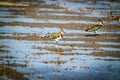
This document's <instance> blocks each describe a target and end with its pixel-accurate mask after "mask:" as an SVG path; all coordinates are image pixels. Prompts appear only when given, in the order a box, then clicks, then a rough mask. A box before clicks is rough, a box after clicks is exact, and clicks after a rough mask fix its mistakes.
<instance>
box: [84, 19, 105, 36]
mask: <svg viewBox="0 0 120 80" xmlns="http://www.w3.org/2000/svg"><path fill="white" fill-rule="evenodd" d="M104 23H105V22H104V21H103V20H99V24H98V25H94V26H92V27H90V28H88V29H86V30H85V31H86V32H94V34H95V33H96V31H97V30H98V29H100V27H102V26H103V24H104ZM95 35H96V34H95Z"/></svg>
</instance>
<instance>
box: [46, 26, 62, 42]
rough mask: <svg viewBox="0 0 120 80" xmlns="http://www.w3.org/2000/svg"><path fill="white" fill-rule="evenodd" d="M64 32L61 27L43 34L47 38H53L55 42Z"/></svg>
mask: <svg viewBox="0 0 120 80" xmlns="http://www.w3.org/2000/svg"><path fill="white" fill-rule="evenodd" d="M63 34H64V30H63V29H62V28H61V30H60V31H59V32H55V33H51V34H50V35H48V36H45V37H46V38H48V39H54V40H55V41H56V42H58V41H59V40H60V39H62V37H63Z"/></svg>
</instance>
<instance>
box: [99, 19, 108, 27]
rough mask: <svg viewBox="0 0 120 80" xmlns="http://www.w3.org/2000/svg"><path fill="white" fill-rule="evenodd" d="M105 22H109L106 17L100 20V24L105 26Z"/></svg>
mask: <svg viewBox="0 0 120 80" xmlns="http://www.w3.org/2000/svg"><path fill="white" fill-rule="evenodd" d="M105 23H107V21H106V20H105V19H102V20H99V24H100V25H102V26H103V25H104V24H105Z"/></svg>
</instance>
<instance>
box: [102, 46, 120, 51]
mask: <svg viewBox="0 0 120 80" xmlns="http://www.w3.org/2000/svg"><path fill="white" fill-rule="evenodd" d="M100 49H101V50H104V51H120V48H112V47H100Z"/></svg>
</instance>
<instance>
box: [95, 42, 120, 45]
mask: <svg viewBox="0 0 120 80" xmlns="http://www.w3.org/2000/svg"><path fill="white" fill-rule="evenodd" d="M95 43H96V44H103V45H120V43H119V42H118V43H117V42H95Z"/></svg>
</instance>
